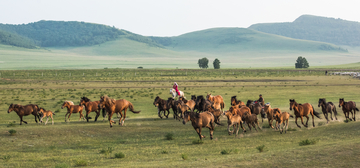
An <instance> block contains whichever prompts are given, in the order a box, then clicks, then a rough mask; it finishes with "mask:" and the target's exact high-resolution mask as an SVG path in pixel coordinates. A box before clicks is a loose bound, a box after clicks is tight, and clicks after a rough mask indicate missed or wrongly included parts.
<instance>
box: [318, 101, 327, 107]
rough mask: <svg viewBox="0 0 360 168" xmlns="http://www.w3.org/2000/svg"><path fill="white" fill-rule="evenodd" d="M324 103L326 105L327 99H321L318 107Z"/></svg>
mask: <svg viewBox="0 0 360 168" xmlns="http://www.w3.org/2000/svg"><path fill="white" fill-rule="evenodd" d="M323 104H324V105H325V99H319V103H318V107H320V106H321V105H323Z"/></svg>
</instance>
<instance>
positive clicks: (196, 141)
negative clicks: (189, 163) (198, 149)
mask: <svg viewBox="0 0 360 168" xmlns="http://www.w3.org/2000/svg"><path fill="white" fill-rule="evenodd" d="M192 143H193V144H203V143H204V141H202V140H200V139H197V140H193V141H192Z"/></svg>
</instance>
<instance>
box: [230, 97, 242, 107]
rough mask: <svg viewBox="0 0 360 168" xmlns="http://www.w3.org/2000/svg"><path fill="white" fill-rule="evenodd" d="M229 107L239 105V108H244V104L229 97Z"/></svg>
mask: <svg viewBox="0 0 360 168" xmlns="http://www.w3.org/2000/svg"><path fill="white" fill-rule="evenodd" d="M230 105H231V106H235V105H239V106H245V103H244V102H242V101H241V100H237V99H236V96H233V97H231V103H230Z"/></svg>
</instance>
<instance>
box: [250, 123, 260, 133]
mask: <svg viewBox="0 0 360 168" xmlns="http://www.w3.org/2000/svg"><path fill="white" fill-rule="evenodd" d="M251 125H252V126H253V127H254V128H255V131H256V132H257V131H258V130H257V129H256V125H255V122H252V123H251Z"/></svg>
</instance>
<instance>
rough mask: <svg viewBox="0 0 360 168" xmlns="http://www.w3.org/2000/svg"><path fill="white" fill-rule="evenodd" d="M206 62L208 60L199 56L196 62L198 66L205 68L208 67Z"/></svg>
mask: <svg viewBox="0 0 360 168" xmlns="http://www.w3.org/2000/svg"><path fill="white" fill-rule="evenodd" d="M208 63H209V60H208V59H207V58H206V57H204V58H201V59H199V61H198V64H199V67H200V68H205V69H206V68H208V67H209V66H208Z"/></svg>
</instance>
